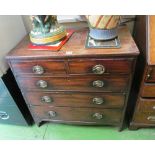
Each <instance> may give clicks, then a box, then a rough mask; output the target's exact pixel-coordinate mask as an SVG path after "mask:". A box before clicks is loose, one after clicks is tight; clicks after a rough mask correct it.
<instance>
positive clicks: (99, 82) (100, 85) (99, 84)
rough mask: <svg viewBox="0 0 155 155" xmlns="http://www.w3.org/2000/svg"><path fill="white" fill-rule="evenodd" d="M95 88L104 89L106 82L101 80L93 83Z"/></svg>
mask: <svg viewBox="0 0 155 155" xmlns="http://www.w3.org/2000/svg"><path fill="white" fill-rule="evenodd" d="M93 87H99V88H102V87H104V82H103V81H101V80H96V81H93Z"/></svg>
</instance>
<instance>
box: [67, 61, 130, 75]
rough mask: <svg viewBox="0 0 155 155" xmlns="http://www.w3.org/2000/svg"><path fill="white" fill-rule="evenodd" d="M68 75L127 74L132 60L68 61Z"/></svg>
mask: <svg viewBox="0 0 155 155" xmlns="http://www.w3.org/2000/svg"><path fill="white" fill-rule="evenodd" d="M68 63H69V73H70V74H111V73H123V74H129V73H130V72H131V70H132V59H78V60H74V59H73V60H72V59H71V60H69V62H68Z"/></svg>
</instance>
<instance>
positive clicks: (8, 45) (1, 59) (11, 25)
mask: <svg viewBox="0 0 155 155" xmlns="http://www.w3.org/2000/svg"><path fill="white" fill-rule="evenodd" d="M25 35H26V30H25V26H24V24H23V20H22V17H21V16H14V15H9V16H8V15H7V16H6V15H1V16H0V77H1V76H2V75H3V74H4V73H6V71H7V69H8V65H7V63H6V61H5V55H6V54H7V53H8V52H9V51H10V50H11V49H12V48H14V47H15V46H16V45H17V43H18V42H19V41H20V40H21V39H22V38H23V37H24V36H25Z"/></svg>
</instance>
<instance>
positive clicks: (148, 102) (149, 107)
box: [138, 98, 155, 114]
mask: <svg viewBox="0 0 155 155" xmlns="http://www.w3.org/2000/svg"><path fill="white" fill-rule="evenodd" d="M138 110H139V111H141V112H154V114H155V99H144V98H139V101H138Z"/></svg>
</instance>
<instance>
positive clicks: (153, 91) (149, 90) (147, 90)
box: [141, 83, 155, 97]
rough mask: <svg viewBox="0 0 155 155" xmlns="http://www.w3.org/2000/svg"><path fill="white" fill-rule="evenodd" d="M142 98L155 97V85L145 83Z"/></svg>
mask: <svg viewBox="0 0 155 155" xmlns="http://www.w3.org/2000/svg"><path fill="white" fill-rule="evenodd" d="M141 96H142V97H155V83H144V85H143V88H142V91H141Z"/></svg>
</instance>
